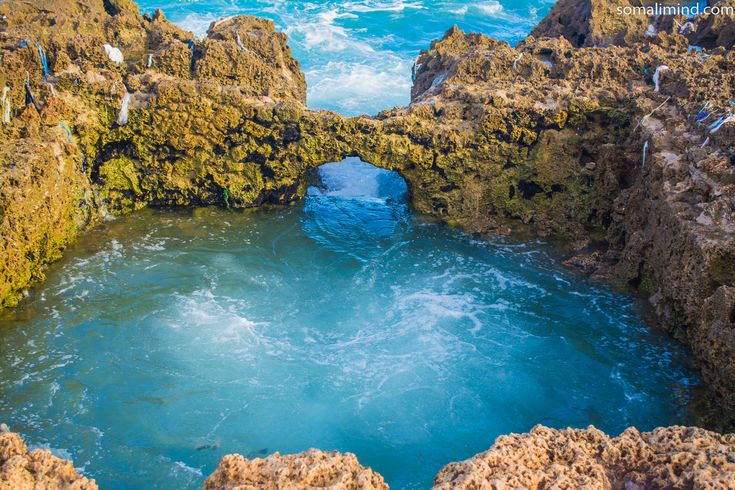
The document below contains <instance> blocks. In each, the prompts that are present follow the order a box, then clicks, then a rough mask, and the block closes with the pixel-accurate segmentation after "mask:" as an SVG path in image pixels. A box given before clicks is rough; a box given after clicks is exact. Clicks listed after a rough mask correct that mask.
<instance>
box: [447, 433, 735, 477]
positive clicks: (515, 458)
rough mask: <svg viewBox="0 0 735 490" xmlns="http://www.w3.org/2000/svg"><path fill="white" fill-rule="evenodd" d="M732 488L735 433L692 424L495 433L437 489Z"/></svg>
mask: <svg viewBox="0 0 735 490" xmlns="http://www.w3.org/2000/svg"><path fill="white" fill-rule="evenodd" d="M734 487H735V435H733V434H730V435H727V436H723V435H720V434H717V433H715V432H709V431H706V430H704V429H699V428H693V427H676V426H675V427H665V428H658V429H655V430H653V431H652V432H644V433H640V432H638V431H637V430H636V429H634V428H630V429H628V430H626V431H625V432H623V433H622V434H621V435H619V436H618V437H614V438H611V437H609V436H607V435H605V434H604V433H603V432H601V431H599V430H597V429H595V428H594V427H592V426H590V427H589V428H587V429H565V430H556V429H550V428H548V427H543V426H540V425H539V426H536V427H534V428H533V430H531V432H530V433H527V434H510V435H506V436H501V437H499V438H498V439H497V441H495V444H494V445H493V446H492V447H491V448H490V449H489V450H488V451H486V452H484V453H481V454H478V455H476V456H475V457H473V458H471V459H468V460H467V461H463V462H460V463H451V464H449V465H447V466H445V467H444V468H443V469H442V470H441V471H440V472H439V474H438V475H437V477H436V479H435V486H434V489H435V490H450V489H451V490H470V489H473V490H474V489H497V488H526V489H543V488H559V489H576V488H595V489H601V490H605V489H626V490H633V489H635V490H637V489H651V490H653V489H664V488H709V489H722V490H726V489H732V488H734Z"/></svg>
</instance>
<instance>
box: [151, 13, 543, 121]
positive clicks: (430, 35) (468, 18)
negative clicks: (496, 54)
mask: <svg viewBox="0 0 735 490" xmlns="http://www.w3.org/2000/svg"><path fill="white" fill-rule="evenodd" d="M138 3H139V4H140V6H141V11H143V12H148V11H151V10H153V9H154V8H157V7H158V8H161V9H162V10H163V11H164V13H165V14H166V16H167V17H168V18H169V19H171V20H172V21H174V22H176V23H178V24H179V25H181V26H182V27H184V28H186V29H188V30H191V31H193V32H194V33H195V34H196V35H197V36H200V37H201V36H204V35H205V34H206V31H207V28H208V27H209V24H210V22H212V21H214V20H217V19H218V18H221V17H226V16H230V15H236V14H248V15H258V16H260V17H267V18H269V19H272V20H273V21H274V22H275V23H276V28H277V29H278V30H280V31H283V32H285V33H287V34H288V36H289V44H290V45H291V47H292V49H293V53H294V56H295V57H296V59H297V60H299V61H300V62H301V67H302V69H303V71H304V73H305V74H306V80H307V86H308V94H307V99H308V104H309V105H310V106H311V107H314V108H317V109H331V110H334V111H337V112H340V113H343V114H345V115H356V114H362V113H367V114H376V113H378V112H379V111H382V110H384V109H389V108H392V107H393V106H402V105H406V104H407V103H408V102H409V100H410V93H411V67H412V66H413V62H414V60H415V59H416V57H417V56H418V54H419V51H420V50H422V49H428V48H429V45H430V43H431V41H432V40H434V39H438V38H441V36H442V35H443V34H444V32H446V30H447V29H449V28H450V27H451V26H452V25H453V24H458V25H459V26H460V27H461V28H463V29H465V30H467V31H473V32H483V33H485V34H489V35H492V36H493V37H496V38H498V39H502V40H505V41H508V42H510V43H512V44H515V43H516V42H517V41H519V40H521V39H523V38H524V37H525V36H526V35H528V33H529V32H530V31H531V29H532V28H533V26H535V25H536V24H537V23H538V21H539V20H541V19H542V18H543V16H544V15H546V13H547V12H548V10H549V9H550V8H551V5H553V3H554V1H553V0H477V1H472V0H470V1H462V0H440V1H427V0H353V1H337V0H314V1H284V0H270V1H265V0H260V1H259V0H140V1H139V2H138Z"/></svg>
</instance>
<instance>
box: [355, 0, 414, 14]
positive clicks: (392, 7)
mask: <svg viewBox="0 0 735 490" xmlns="http://www.w3.org/2000/svg"><path fill="white" fill-rule="evenodd" d="M342 7H343V8H345V9H346V10H349V11H351V12H402V11H404V10H406V9H425V8H426V7H425V6H424V5H423V4H422V3H421V2H404V1H403V0H395V1H387V2H385V1H377V2H372V1H369V0H368V1H366V2H361V3H357V2H346V3H344V4H343V5H342Z"/></svg>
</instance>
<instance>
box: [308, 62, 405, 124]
mask: <svg viewBox="0 0 735 490" xmlns="http://www.w3.org/2000/svg"><path fill="white" fill-rule="evenodd" d="M386 56H387V57H389V58H390V56H391V55H390V54H388V53H386ZM392 58H393V59H392V60H389V61H388V62H387V63H386V62H383V63H382V64H381V65H377V64H375V65H373V64H365V63H351V62H345V61H330V62H328V63H327V64H326V65H325V66H321V67H317V68H314V69H311V70H309V71H307V72H306V78H307V81H308V87H309V89H308V92H307V99H308V101H309V105H310V106H312V107H315V108H320V109H321V108H323V109H332V110H337V111H339V112H341V113H342V114H345V115H348V116H349V115H358V114H362V113H365V112H369V113H375V112H378V111H380V110H382V109H385V108H386V107H391V106H399V105H405V104H407V103H408V102H409V100H410V94H411V79H410V76H409V74H410V72H411V62H410V61H409V60H402V59H399V58H398V57H395V56H393V57H392Z"/></svg>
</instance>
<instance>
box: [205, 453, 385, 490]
mask: <svg viewBox="0 0 735 490" xmlns="http://www.w3.org/2000/svg"><path fill="white" fill-rule="evenodd" d="M319 488H325V489H327V488H328V489H330V490H387V489H388V485H386V484H385V482H384V481H383V477H381V476H380V475H379V474H377V473H375V472H374V471H373V470H371V469H370V468H366V467H364V466H362V465H360V463H359V462H358V461H357V458H356V457H355V455H354V454H351V453H345V454H342V453H339V452H337V451H331V452H325V451H319V450H318V449H309V450H308V451H305V452H303V453H298V454H290V455H283V456H282V455H280V454H279V453H274V454H272V455H271V456H268V457H267V458H256V459H252V460H248V459H246V458H244V457H242V456H240V455H239V454H229V455H227V456H225V457H224V458H222V461H220V464H219V466H218V467H217V469H216V470H215V471H214V473H212V474H211V475H210V476H209V478H207V480H206V481H205V482H204V490H236V489H237V490H251V489H252V490H255V489H262V490H302V489H319Z"/></svg>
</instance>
